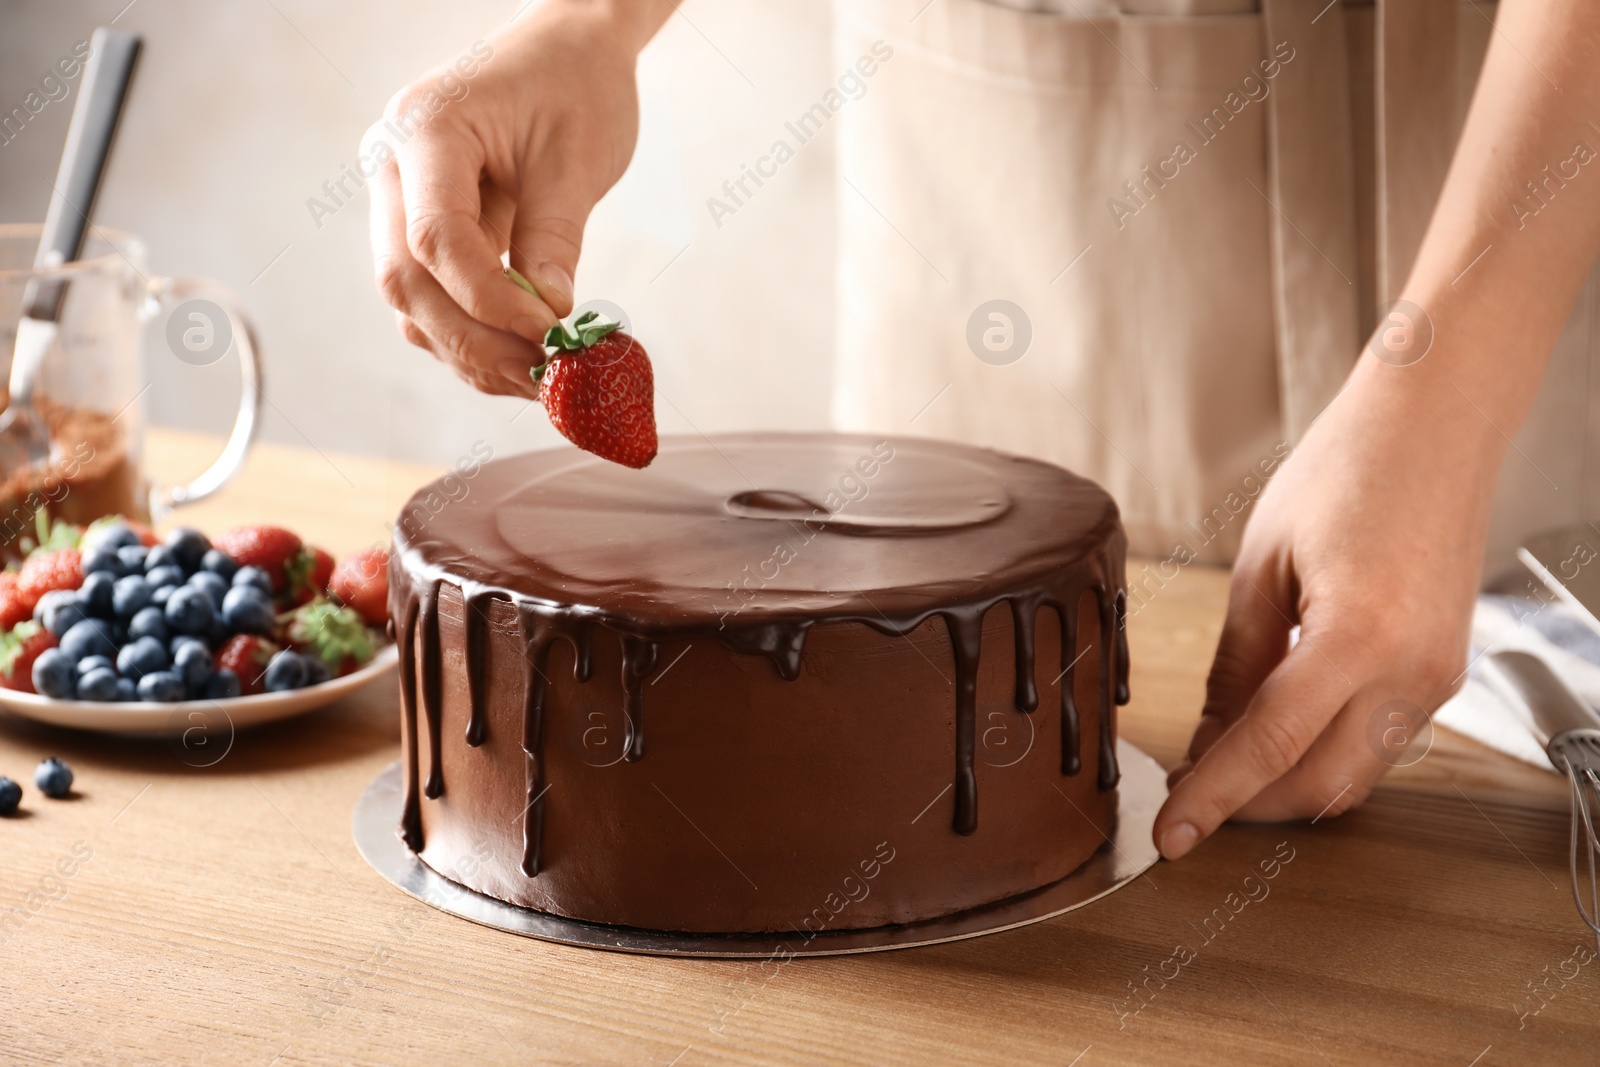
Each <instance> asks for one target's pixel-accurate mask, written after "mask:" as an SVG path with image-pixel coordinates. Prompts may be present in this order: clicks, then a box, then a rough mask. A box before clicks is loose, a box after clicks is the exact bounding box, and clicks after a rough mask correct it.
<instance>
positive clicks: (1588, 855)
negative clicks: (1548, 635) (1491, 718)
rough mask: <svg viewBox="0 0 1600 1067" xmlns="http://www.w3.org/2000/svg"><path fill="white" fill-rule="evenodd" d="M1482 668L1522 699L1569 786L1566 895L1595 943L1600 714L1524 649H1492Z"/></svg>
mask: <svg viewBox="0 0 1600 1067" xmlns="http://www.w3.org/2000/svg"><path fill="white" fill-rule="evenodd" d="M1485 673H1486V674H1487V675H1488V676H1489V678H1490V680H1491V682H1493V683H1494V684H1495V685H1496V686H1497V687H1498V688H1501V689H1502V690H1506V691H1507V692H1508V693H1509V694H1510V695H1514V696H1515V697H1516V698H1517V699H1518V700H1520V701H1521V702H1522V703H1524V704H1526V705H1527V707H1528V710H1529V711H1530V712H1531V713H1532V715H1533V732H1534V736H1536V737H1537V738H1538V739H1539V741H1540V742H1541V743H1542V744H1543V745H1544V750H1545V754H1546V755H1548V756H1549V757H1550V762H1551V763H1553V764H1555V767H1556V770H1558V771H1560V772H1561V773H1562V774H1565V775H1566V776H1567V784H1568V785H1569V786H1570V787H1571V789H1572V847H1571V853H1570V862H1571V866H1572V900H1573V902H1574V903H1575V904H1577V906H1578V914H1579V915H1580V916H1582V917H1583V921H1584V922H1585V923H1586V924H1587V925H1588V927H1589V929H1590V930H1591V931H1593V932H1594V935H1595V946H1596V948H1597V949H1600V882H1597V878H1596V873H1597V872H1596V866H1597V864H1600V836H1596V834H1595V826H1596V824H1597V823H1600V714H1597V713H1596V712H1595V710H1594V709H1593V708H1591V707H1589V705H1588V704H1586V703H1584V702H1583V700H1582V699H1581V698H1580V697H1579V696H1578V695H1577V694H1576V693H1574V692H1573V691H1572V689H1571V687H1569V686H1568V685H1567V683H1565V682H1563V681H1562V680H1561V679H1560V677H1558V676H1557V675H1556V673H1555V672H1554V671H1552V670H1551V669H1550V667H1549V666H1548V665H1547V664H1546V663H1545V662H1544V661H1543V660H1542V659H1539V658H1538V657H1537V656H1533V655H1530V654H1528V653H1526V652H1512V651H1506V652H1494V653H1491V654H1490V655H1489V656H1487V657H1486V662H1485ZM1580 851H1582V852H1583V853H1584V858H1585V859H1586V860H1587V868H1588V879H1587V881H1588V898H1589V899H1588V901H1587V902H1585V900H1584V881H1585V879H1584V877H1583V873H1584V866H1585V865H1584V864H1580V863H1579V861H1578V853H1579V852H1580Z"/></svg>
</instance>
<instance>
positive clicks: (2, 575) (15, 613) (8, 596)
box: [0, 571, 33, 630]
mask: <svg viewBox="0 0 1600 1067" xmlns="http://www.w3.org/2000/svg"><path fill="white" fill-rule="evenodd" d="M18 577H19V576H18V574H17V572H16V571H0V630H9V629H11V628H12V627H13V626H15V625H16V624H17V623H19V622H23V621H25V620H27V619H31V618H33V606H32V605H30V604H26V603H24V602H23V599H22V593H21V592H20V591H19V590H18V589H17V580H18Z"/></svg>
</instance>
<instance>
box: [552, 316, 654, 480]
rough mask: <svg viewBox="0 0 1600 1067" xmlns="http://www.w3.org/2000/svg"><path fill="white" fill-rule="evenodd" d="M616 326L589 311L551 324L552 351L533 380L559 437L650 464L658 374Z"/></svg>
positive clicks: (631, 463) (630, 462)
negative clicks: (572, 318)
mask: <svg viewBox="0 0 1600 1067" xmlns="http://www.w3.org/2000/svg"><path fill="white" fill-rule="evenodd" d="M620 325H621V323H618V322H614V321H612V320H611V319H608V318H605V317H604V316H602V315H600V313H599V312H596V311H586V312H584V313H583V314H582V315H579V316H578V317H577V318H576V319H574V320H573V321H572V325H571V326H564V325H557V326H552V327H550V332H549V333H547V334H546V335H545V339H544V343H545V344H546V345H550V346H553V347H554V348H555V349H556V351H555V352H554V353H552V354H551V356H550V358H549V360H547V361H546V362H545V363H543V364H542V365H540V366H538V367H535V368H534V369H533V379H534V381H536V382H538V383H539V399H540V400H541V401H542V402H543V403H544V409H545V411H546V412H547V413H548V414H549V415H550V424H551V425H552V426H554V427H555V428H556V429H557V430H559V431H561V436H563V437H565V438H566V439H567V440H569V441H571V442H572V443H573V444H575V445H577V446H578V447H579V448H581V449H584V450H585V451H587V452H593V453H594V454H595V455H597V456H599V457H600V458H601V459H609V460H610V461H611V462H613V463H620V464H622V465H623V466H624V467H634V468H639V467H647V466H649V465H650V461H651V460H653V459H655V458H656V411H655V372H654V371H652V370H651V368H650V357H649V356H648V355H646V354H645V350H644V346H643V345H641V344H640V343H639V342H638V341H635V340H634V339H633V338H632V337H630V336H628V335H627V334H625V333H623V332H622V331H621V330H620V329H618V327H619V326H620Z"/></svg>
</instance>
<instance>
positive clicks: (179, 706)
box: [0, 645, 400, 734]
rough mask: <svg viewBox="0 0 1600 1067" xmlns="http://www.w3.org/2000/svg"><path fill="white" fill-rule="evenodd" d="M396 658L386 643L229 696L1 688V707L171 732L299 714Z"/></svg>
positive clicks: (382, 671) (72, 722)
mask: <svg viewBox="0 0 1600 1067" xmlns="http://www.w3.org/2000/svg"><path fill="white" fill-rule="evenodd" d="M399 660H400V652H399V649H398V646H396V645H386V646H384V648H383V649H382V650H380V651H379V652H378V654H377V655H376V656H374V657H372V662H371V663H369V664H367V665H366V666H365V667H362V668H361V669H360V670H358V671H354V672H352V673H350V674H347V675H344V676H343V677H342V678H334V679H331V680H329V681H326V682H323V683H322V684H321V685H311V686H307V687H306V688H304V689H290V690H288V691H287V692H283V693H258V694H256V695H255V696H245V697H234V698H233V699H232V700H184V701H181V702H176V703H159V702H156V701H130V702H128V703H102V702H100V701H95V700H51V699H50V698H49V697H42V696H39V695H38V694H37V693H19V692H17V691H16V690H14V689H0V707H3V708H5V709H6V710H7V711H10V712H12V713H13V714H15V715H21V716H24V717H25V718H29V719H35V720H37V721H39V722H47V723H50V724H51V725H52V726H70V727H73V728H74V729H78V730H105V731H109V732H111V733H119V734H170V733H174V732H181V731H187V730H191V729H194V728H195V724H197V723H202V722H204V723H209V724H217V723H218V721H219V720H220V721H221V722H225V723H229V724H231V725H232V727H233V728H234V729H236V730H242V729H244V728H245V727H247V726H259V725H260V724H261V723H264V722H276V721H277V720H279V719H288V718H292V717H293V716H295V715H304V714H305V713H306V712H308V711H315V710H316V709H317V708H321V707H326V706H327V705H329V704H331V703H333V702H334V701H335V700H338V699H339V698H340V697H342V696H347V695H348V694H350V693H353V692H355V691H356V690H357V689H360V688H361V687H362V686H364V685H366V684H367V683H368V682H371V681H374V680H376V679H377V678H380V677H382V676H383V675H386V674H389V673H390V672H392V671H393V670H394V668H395V664H396V663H398V662H399Z"/></svg>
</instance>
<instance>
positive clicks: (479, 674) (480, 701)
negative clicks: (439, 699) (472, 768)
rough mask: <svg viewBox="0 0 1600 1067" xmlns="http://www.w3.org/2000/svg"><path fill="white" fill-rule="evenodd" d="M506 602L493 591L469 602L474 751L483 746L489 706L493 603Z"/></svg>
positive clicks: (470, 726)
mask: <svg viewBox="0 0 1600 1067" xmlns="http://www.w3.org/2000/svg"><path fill="white" fill-rule="evenodd" d="M504 599H505V598H504V597H502V596H501V595H500V594H499V593H497V592H494V591H493V590H490V591H489V592H484V593H473V594H472V595H471V596H469V597H467V598H466V601H467V618H466V630H467V638H466V645H467V647H466V657H467V693H468V694H469V698H470V699H469V703H470V704H471V705H472V708H471V711H470V713H469V717H468V719H467V744H468V745H470V746H472V747H473V748H477V747H478V746H479V745H481V744H483V734H484V721H485V716H484V704H485V703H487V701H485V700H484V698H483V683H484V678H483V656H484V645H485V644H486V642H485V640H484V638H485V636H486V633H487V631H488V629H489V603H490V601H494V600H504Z"/></svg>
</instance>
